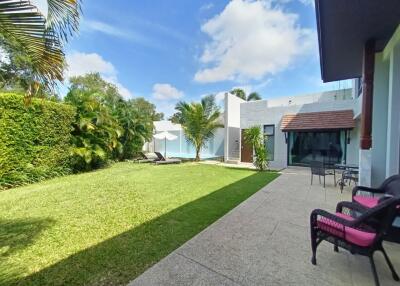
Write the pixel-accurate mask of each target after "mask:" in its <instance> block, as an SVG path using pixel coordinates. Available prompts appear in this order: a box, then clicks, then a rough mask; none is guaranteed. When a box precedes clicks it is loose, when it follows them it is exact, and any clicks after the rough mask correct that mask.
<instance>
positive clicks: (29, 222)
mask: <svg viewBox="0 0 400 286" xmlns="http://www.w3.org/2000/svg"><path fill="white" fill-rule="evenodd" d="M50 224H52V221H51V220H48V219H18V220H0V249H1V251H0V257H1V258H3V257H6V256H8V255H10V254H11V253H13V252H15V251H18V250H21V249H23V248H25V247H27V246H29V245H30V244H32V243H33V242H34V240H35V238H36V237H37V236H38V235H39V234H40V233H41V232H42V230H44V229H45V228H47V227H49V226H50Z"/></svg>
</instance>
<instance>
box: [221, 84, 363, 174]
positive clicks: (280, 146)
mask: <svg viewBox="0 0 400 286" xmlns="http://www.w3.org/2000/svg"><path fill="white" fill-rule="evenodd" d="M355 90H356V89H355V88H353V89H344V90H337V91H329V92H321V93H315V94H308V95H302V96H292V97H283V98H277V99H272V100H259V101H250V102H245V101H243V100H241V99H238V98H236V97H235V96H233V95H229V94H227V95H226V96H225V121H226V122H230V123H231V126H230V127H229V128H226V129H225V136H226V138H228V140H227V141H226V142H225V160H226V161H229V162H232V161H236V162H239V161H240V162H252V160H253V158H252V157H253V156H252V153H253V151H252V149H251V147H250V146H247V144H245V142H243V140H242V138H243V135H242V134H243V130H245V129H247V128H249V127H252V126H260V127H261V128H262V129H263V130H264V134H265V135H266V137H267V138H268V139H267V142H266V148H267V150H268V152H269V156H270V167H272V168H278V169H279V168H285V167H287V166H289V165H299V166H307V165H309V163H310V161H311V160H324V161H329V162H330V163H347V164H357V163H358V151H357V150H358V137H359V120H358V117H359V114H360V111H359V102H358V99H357V96H356V94H357V92H355ZM337 117H339V118H337ZM333 119H334V120H333ZM310 120H311V121H312V122H310Z"/></svg>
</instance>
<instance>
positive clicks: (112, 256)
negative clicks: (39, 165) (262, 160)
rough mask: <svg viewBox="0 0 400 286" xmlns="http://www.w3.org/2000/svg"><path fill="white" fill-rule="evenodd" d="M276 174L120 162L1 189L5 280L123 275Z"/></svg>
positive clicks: (120, 279)
mask: <svg viewBox="0 0 400 286" xmlns="http://www.w3.org/2000/svg"><path fill="white" fill-rule="evenodd" d="M277 176H278V175H277V174H276V173H272V172H261V173H259V172H255V171H251V170H244V169H233V168H224V167H220V166H210V165H201V164H194V163H186V164H181V165H165V166H153V165H146V164H133V163H118V164H115V165H113V166H112V167H110V168H107V169H104V170H99V171H96V172H91V173H85V174H80V175H72V176H66V177H62V178H57V179H53V180H49V181H45V182H42V183H38V184H34V185H30V186H26V187H21V188H15V189H11V190H7V191H3V192H1V193H0V224H1V225H0V285H40V286H42V285H83V284H84V285H122V284H125V283H126V282H128V281H130V280H132V279H134V278H135V277H137V276H138V275H139V274H141V273H142V272H144V271H145V270H146V269H147V268H148V267H150V266H151V265H153V264H154V263H156V262H157V261H159V260H160V259H161V258H163V257H164V256H166V255H167V254H169V253H170V252H171V251H173V250H174V249H176V248H177V247H179V246H180V245H182V244H183V243H184V242H185V241H187V240H188V239H190V238H191V237H193V236H194V235H196V234H197V233H198V232H200V231H201V230H203V229H204V228H205V227H207V226H208V225H210V224H211V223H212V222H214V221H215V220H217V219H218V218H219V217H221V216H222V215H224V214H225V213H227V212H228V211H229V210H231V209H232V208H234V207H235V206H236V205H238V204H239V203H240V202H242V201H243V200H245V199H246V198H248V197H249V196H250V195H252V194H253V193H255V192H256V191H257V190H259V189H260V188H261V187H263V186H264V185H265V184H267V183H268V182H270V181H272V180H273V179H274V178H276V177H277Z"/></svg>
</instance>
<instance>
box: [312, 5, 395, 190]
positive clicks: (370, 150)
mask: <svg viewBox="0 0 400 286" xmlns="http://www.w3.org/2000/svg"><path fill="white" fill-rule="evenodd" d="M315 4H316V5H315V8H316V15H317V27H318V40H319V51H320V59H321V75H322V79H323V81H324V82H329V81H336V80H344V79H352V78H361V82H362V84H361V85H360V102H361V119H360V142H359V144H358V145H359V166H360V184H361V185H367V186H368V185H372V186H377V185H379V184H380V183H381V182H382V181H383V180H384V179H385V178H386V177H389V176H391V175H393V174H398V173H399V168H400V167H399V166H400V26H399V24H400V1H398V0H379V1H376V0H363V1H360V0H335V1H330V0H316V1H315Z"/></svg>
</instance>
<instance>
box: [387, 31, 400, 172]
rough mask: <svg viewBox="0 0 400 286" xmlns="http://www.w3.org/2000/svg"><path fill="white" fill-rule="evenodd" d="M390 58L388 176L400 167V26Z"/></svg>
mask: <svg viewBox="0 0 400 286" xmlns="http://www.w3.org/2000/svg"><path fill="white" fill-rule="evenodd" d="M396 34H397V35H398V37H397V38H395V39H396V40H397V42H396V43H395V44H394V45H393V49H392V50H391V53H390V58H389V92H388V108H387V109H388V113H387V115H388V117H387V118H388V119H387V120H388V126H387V137H386V140H387V144H386V145H387V153H386V176H387V177H389V176H391V175H394V174H398V173H399V165H400V150H399V148H400V112H399V109H400V80H399V79H400V40H399V38H400V26H399V29H397V33H396Z"/></svg>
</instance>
